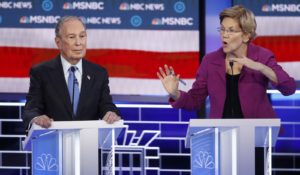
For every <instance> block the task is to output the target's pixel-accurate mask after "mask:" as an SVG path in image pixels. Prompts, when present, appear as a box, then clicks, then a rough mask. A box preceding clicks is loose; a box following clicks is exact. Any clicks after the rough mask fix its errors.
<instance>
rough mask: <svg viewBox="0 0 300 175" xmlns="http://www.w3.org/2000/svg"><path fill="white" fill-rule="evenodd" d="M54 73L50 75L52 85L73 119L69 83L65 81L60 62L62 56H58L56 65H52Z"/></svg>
mask: <svg viewBox="0 0 300 175" xmlns="http://www.w3.org/2000/svg"><path fill="white" fill-rule="evenodd" d="M52 68H53V69H52V72H51V73H49V74H50V78H51V79H52V82H53V83H52V84H53V86H54V88H55V89H56V91H57V93H58V97H59V98H61V99H62V101H63V102H64V104H65V105H66V109H67V110H68V112H69V113H70V117H72V104H71V99H70V96H69V91H68V87H67V83H66V80H65V76H64V72H63V68H62V63H61V60H60V56H58V57H57V58H56V59H55V61H54V64H53V65H52Z"/></svg>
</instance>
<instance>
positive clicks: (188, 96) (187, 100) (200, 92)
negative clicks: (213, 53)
mask: <svg viewBox="0 0 300 175" xmlns="http://www.w3.org/2000/svg"><path fill="white" fill-rule="evenodd" d="M207 65H208V61H207V59H206V58H205V57H204V59H203V61H202V63H201V66H200V67H199V68H198V70H197V74H196V80H195V81H194V83H193V85H192V88H191V89H190V90H189V91H188V92H184V91H180V98H179V99H177V100H176V101H174V100H173V99H172V98H170V99H169V103H170V104H171V105H172V106H173V107H174V108H183V109H187V110H195V109H200V107H201V105H202V104H203V103H204V101H205V99H206V97H207V95H208V90H207V77H208V75H207V74H208V71H207Z"/></svg>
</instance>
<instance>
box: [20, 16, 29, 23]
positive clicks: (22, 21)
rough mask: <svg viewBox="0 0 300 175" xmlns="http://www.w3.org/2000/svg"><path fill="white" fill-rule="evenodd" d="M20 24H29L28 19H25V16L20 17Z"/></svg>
mask: <svg viewBox="0 0 300 175" xmlns="http://www.w3.org/2000/svg"><path fill="white" fill-rule="evenodd" d="M20 23H21V24H28V23H30V20H29V17H27V16H22V17H21V18H20Z"/></svg>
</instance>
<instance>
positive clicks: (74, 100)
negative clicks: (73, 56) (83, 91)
mask: <svg viewBox="0 0 300 175" xmlns="http://www.w3.org/2000/svg"><path fill="white" fill-rule="evenodd" d="M76 70H77V67H76V66H71V67H70V68H69V78H68V89H69V95H70V98H71V104H72V108H73V117H75V116H76V111H77V105H78V100H79V86H78V85H79V84H78V81H77V78H76V76H75V72H76Z"/></svg>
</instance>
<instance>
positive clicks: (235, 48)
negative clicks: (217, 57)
mask: <svg viewBox="0 0 300 175" xmlns="http://www.w3.org/2000/svg"><path fill="white" fill-rule="evenodd" d="M220 35H221V39H222V47H223V51H224V52H225V53H226V54H228V53H232V54H234V55H236V56H242V55H241V54H245V53H243V52H244V51H246V48H247V42H248V41H249V37H248V35H247V34H245V33H244V32H243V31H242V29H241V28H240V27H239V24H238V22H237V21H236V20H234V19H232V18H228V17H226V18H224V19H223V21H222V23H221V26H220Z"/></svg>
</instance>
